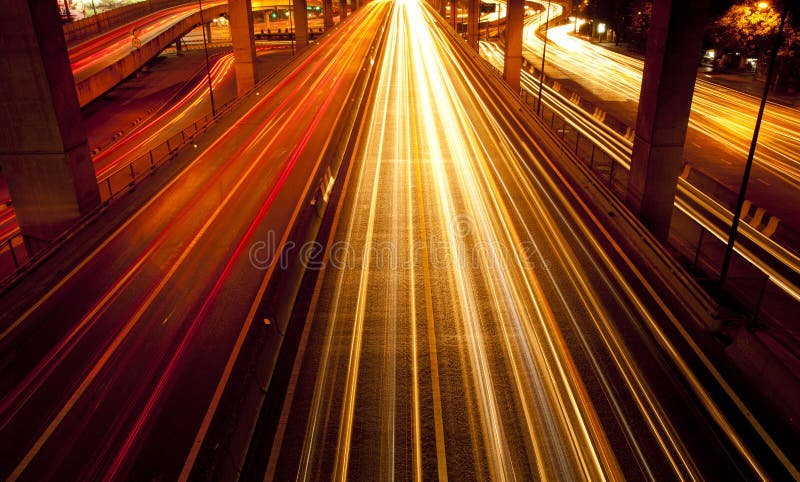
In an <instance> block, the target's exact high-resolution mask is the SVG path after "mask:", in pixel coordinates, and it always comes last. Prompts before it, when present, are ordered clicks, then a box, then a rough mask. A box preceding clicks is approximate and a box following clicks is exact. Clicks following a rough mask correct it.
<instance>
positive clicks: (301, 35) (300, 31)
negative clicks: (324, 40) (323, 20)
mask: <svg viewBox="0 0 800 482" xmlns="http://www.w3.org/2000/svg"><path fill="white" fill-rule="evenodd" d="M292 4H293V10H292V15H294V41H295V44H296V45H297V47H298V48H302V47H305V46H306V45H308V8H307V5H306V0H294V1H293V2H292Z"/></svg>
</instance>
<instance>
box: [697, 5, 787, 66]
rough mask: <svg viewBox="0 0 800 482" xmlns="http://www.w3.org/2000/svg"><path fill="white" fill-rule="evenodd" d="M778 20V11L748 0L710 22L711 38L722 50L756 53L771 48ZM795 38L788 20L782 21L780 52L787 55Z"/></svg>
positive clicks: (759, 53)
mask: <svg viewBox="0 0 800 482" xmlns="http://www.w3.org/2000/svg"><path fill="white" fill-rule="evenodd" d="M779 24H780V12H778V11H777V10H775V9H774V8H772V7H770V6H769V5H766V4H764V5H761V6H760V7H759V5H755V4H752V3H750V2H748V3H743V4H737V5H733V6H732V7H730V8H729V9H728V10H726V11H725V13H723V14H722V15H721V16H720V17H719V18H718V19H717V21H716V22H714V25H713V26H712V29H711V38H712V39H713V42H714V45H715V47H716V48H717V50H719V51H720V52H722V53H731V52H732V53H739V54H741V55H743V56H746V57H760V56H763V55H765V54H766V52H768V51H769V50H770V49H772V48H773V46H774V42H775V34H776V32H777V30H778V25H779ZM798 40H799V39H798V33H797V32H796V31H795V30H794V29H793V28H792V27H791V25H790V22H786V24H785V26H784V42H783V47H782V48H781V51H780V55H781V56H786V55H791V53H792V50H796V47H797V43H798Z"/></svg>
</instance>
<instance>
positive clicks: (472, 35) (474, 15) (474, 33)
mask: <svg viewBox="0 0 800 482" xmlns="http://www.w3.org/2000/svg"><path fill="white" fill-rule="evenodd" d="M480 19H481V0H467V45H469V46H470V47H472V48H474V49H475V50H477V49H478V37H479V35H480V32H479V31H478V25H479V22H480ZM521 52H522V51H520V55H522V53H521Z"/></svg>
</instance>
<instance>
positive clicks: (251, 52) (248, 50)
mask: <svg viewBox="0 0 800 482" xmlns="http://www.w3.org/2000/svg"><path fill="white" fill-rule="evenodd" d="M229 9H230V10H229V12H230V17H231V41H232V43H233V58H234V66H235V71H236V91H237V93H238V95H240V96H241V95H244V94H245V93H247V92H249V91H250V90H252V89H253V87H255V85H256V82H258V77H257V75H256V68H255V62H256V39H255V35H254V34H253V10H252V7H251V3H250V0H230V2H229Z"/></svg>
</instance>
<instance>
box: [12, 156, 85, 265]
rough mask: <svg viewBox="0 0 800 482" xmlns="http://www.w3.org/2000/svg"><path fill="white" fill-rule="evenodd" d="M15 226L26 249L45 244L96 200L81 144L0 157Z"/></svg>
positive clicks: (32, 250)
mask: <svg viewBox="0 0 800 482" xmlns="http://www.w3.org/2000/svg"><path fill="white" fill-rule="evenodd" d="M0 162H1V163H2V165H3V174H4V176H5V178H6V182H7V184H8V192H9V194H10V195H11V199H13V202H14V211H15V213H16V216H17V222H18V223H19V227H20V231H21V232H22V235H23V239H24V240H25V244H26V245H27V247H28V249H29V250H31V252H36V251H38V250H40V249H42V248H45V247H47V245H49V244H50V243H51V242H52V241H53V240H55V239H56V238H57V237H58V236H59V235H61V234H62V233H63V232H64V231H65V230H66V229H67V228H69V227H70V226H72V225H73V224H74V223H75V222H76V221H77V220H78V219H79V218H81V217H82V216H84V215H85V214H87V213H89V212H91V211H92V209H94V208H95V207H97V205H98V204H100V195H99V193H98V189H97V181H96V178H95V173H94V169H93V167H92V160H91V156H90V155H89V147H88V146H87V144H85V143H84V144H81V145H79V146H77V147H75V148H73V149H71V150H70V151H68V152H56V153H49V154H42V153H38V154H16V155H13V156H2V157H0Z"/></svg>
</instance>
